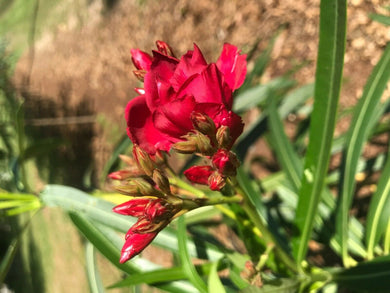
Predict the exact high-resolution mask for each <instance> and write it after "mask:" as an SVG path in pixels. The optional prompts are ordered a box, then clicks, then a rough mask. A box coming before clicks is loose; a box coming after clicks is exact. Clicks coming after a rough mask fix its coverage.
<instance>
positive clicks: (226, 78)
mask: <svg viewBox="0 0 390 293" xmlns="http://www.w3.org/2000/svg"><path fill="white" fill-rule="evenodd" d="M157 48H158V50H157V51H153V55H152V56H150V55H149V54H147V53H145V52H142V51H140V50H137V49H133V50H131V54H132V60H133V63H134V65H135V67H136V68H137V70H136V71H135V74H136V76H137V77H138V78H139V79H141V80H143V81H144V89H139V88H138V89H136V91H137V92H138V93H139V94H140V96H138V97H136V98H134V99H133V100H131V101H130V102H129V103H128V105H127V107H126V113H125V117H126V121H127V132H128V135H129V137H130V139H131V140H132V141H133V143H134V144H136V145H138V146H139V147H140V148H141V149H143V150H144V151H146V152H147V153H149V154H155V153H156V151H169V150H170V148H171V145H172V144H174V143H176V142H179V141H182V140H183V136H184V135H186V134H188V133H189V132H191V131H193V130H194V126H193V123H192V120H191V114H192V113H202V114H205V115H207V116H208V117H210V118H211V119H212V120H213V122H214V124H215V126H216V128H217V129H218V128H219V127H221V126H227V127H229V129H230V136H231V138H232V139H231V144H233V143H234V141H235V140H236V139H237V137H238V136H239V135H240V134H241V133H242V130H243V123H242V120H241V118H240V117H239V116H238V115H237V114H235V113H234V112H232V105H233V95H232V94H233V91H234V90H236V89H237V88H239V87H240V86H241V85H242V83H243V82H244V79H245V75H246V60H245V58H246V55H240V51H239V50H238V49H237V48H236V47H235V46H233V45H230V44H225V45H224V47H223V50H222V53H221V55H220V57H219V59H218V60H217V62H216V63H210V64H208V63H207V62H206V60H205V59H204V57H203V55H202V52H201V51H200V50H199V48H198V47H197V46H196V45H194V50H191V51H188V52H187V53H186V54H185V55H183V56H182V57H181V58H180V59H178V58H176V57H174V55H173V53H172V50H171V48H170V47H169V46H168V45H167V44H166V43H164V42H161V41H158V42H157Z"/></svg>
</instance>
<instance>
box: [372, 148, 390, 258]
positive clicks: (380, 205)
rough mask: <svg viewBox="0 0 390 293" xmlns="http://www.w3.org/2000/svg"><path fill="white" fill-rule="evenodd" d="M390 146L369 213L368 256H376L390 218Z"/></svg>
mask: <svg viewBox="0 0 390 293" xmlns="http://www.w3.org/2000/svg"><path fill="white" fill-rule="evenodd" d="M389 178H390V148H389V152H388V155H387V161H386V165H385V167H384V169H383V171H382V174H381V177H380V179H379V182H378V186H377V189H376V191H375V193H374V195H373V197H372V199H371V203H370V208H369V210H368V214H367V233H366V243H367V251H368V257H369V259H371V258H372V257H373V256H374V247H375V245H377V244H378V242H379V239H380V237H382V236H383V234H384V232H385V231H386V228H387V224H388V222H389V219H390V180H389Z"/></svg>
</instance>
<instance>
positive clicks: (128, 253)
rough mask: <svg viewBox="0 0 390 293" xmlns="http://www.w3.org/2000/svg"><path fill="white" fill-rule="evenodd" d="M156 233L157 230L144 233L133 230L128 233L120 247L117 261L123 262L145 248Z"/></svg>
mask: <svg viewBox="0 0 390 293" xmlns="http://www.w3.org/2000/svg"><path fill="white" fill-rule="evenodd" d="M130 230H131V229H130ZM130 230H129V232H130ZM156 235H157V232H152V233H146V234H139V233H134V232H131V233H129V235H128V236H127V238H126V242H125V244H124V245H123V247H122V253H121V258H120V260H119V262H120V263H124V262H126V261H128V260H129V259H131V258H133V257H134V256H136V255H137V254H139V253H140V252H141V251H142V250H144V249H145V247H146V246H148V245H149V244H150V242H152V241H153V239H154V238H155V237H156Z"/></svg>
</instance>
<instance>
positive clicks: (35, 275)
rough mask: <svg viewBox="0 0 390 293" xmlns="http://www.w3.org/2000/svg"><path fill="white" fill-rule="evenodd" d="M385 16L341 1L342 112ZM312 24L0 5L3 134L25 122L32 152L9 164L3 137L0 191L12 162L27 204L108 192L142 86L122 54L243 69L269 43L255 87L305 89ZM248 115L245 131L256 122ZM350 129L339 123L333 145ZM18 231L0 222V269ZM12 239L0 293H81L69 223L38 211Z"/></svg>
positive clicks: (311, 16)
mask: <svg viewBox="0 0 390 293" xmlns="http://www.w3.org/2000/svg"><path fill="white" fill-rule="evenodd" d="M386 5H390V2H388V1H386V0H382V1H380V0H371V1H365V0H349V1H348V31H347V51H346V56H345V67H344V76H345V80H344V84H343V88H342V94H341V106H340V107H341V109H343V108H345V109H346V108H348V107H349V106H351V105H353V104H355V103H356V100H357V98H358V97H359V96H360V95H361V93H362V90H363V88H362V86H363V84H364V83H365V81H366V79H367V77H368V75H369V73H370V72H371V69H372V67H373V65H375V64H376V62H377V61H378V60H379V58H380V56H381V52H382V50H383V48H384V47H385V45H386V43H387V42H389V41H390V29H389V27H386V26H383V25H381V24H380V23H378V22H374V21H372V20H371V19H370V17H369V15H370V14H373V13H380V14H388V13H389V12H388V10H386V9H385V8H384V6H386ZM318 19H319V0H247V1H238V0H217V1H214V0H198V1H190V0H179V1H171V0H167V1H156V0H0V58H1V60H0V82H1V83H0V86H1V88H2V90H3V92H0V99H1V102H0V107H1V108H0V115H1V120H2V121H1V123H2V125H6V123H7V121H8V122H10V121H15V120H14V119H16V118H17V117H22V118H21V119H23V129H22V130H23V131H24V133H25V136H24V138H23V139H25V143H26V144H31V142H35V144H34V148H32V150H29V152H21V151H20V150H19V153H17V151H16V150H15V152H14V153H12V154H11V155H12V156H11V155H10V154H9V153H10V152H11V151H10V150H12V149H13V148H12V147H11V146H10V145H11V144H10V145H8V146H7V145H6V144H7V143H4V141H6V140H4V136H5V134H4V133H2V135H3V142H2V144H3V145H0V149H1V150H2V153H1V160H2V162H1V164H2V165H0V168H3V170H1V169H0V173H1V176H0V184H1V185H0V187H1V188H2V189H6V190H9V189H12V188H7V186H10V185H9V182H8V181H7V178H8V177H7V176H8V175H7V174H8V173H7V168H9V164H8V163H9V162H8V161H7V162H5V161H6V160H10V158H11V157H18V156H19V159H18V160H19V161H18V162H20V158H22V159H23V160H24V162H25V164H24V165H25V172H26V174H28V180H27V181H26V182H23V184H24V185H23V186H22V187H20V188H19V187H16V188H19V189H23V190H28V191H30V192H34V193H37V192H39V191H40V190H41V189H42V188H43V187H44V185H45V184H47V183H51V184H53V183H56V184H65V185H69V186H74V187H77V188H80V189H82V190H85V191H93V190H96V189H101V190H104V189H105V188H106V186H105V179H104V178H105V174H106V172H107V170H106V169H105V168H106V167H105V166H107V162H108V161H109V160H110V159H111V158H112V154H113V151H114V150H117V149H118V145H120V143H121V142H123V139H125V128H126V123H125V120H124V108H125V106H126V104H127V102H128V101H129V100H130V99H131V98H133V97H135V96H136V93H135V92H134V91H133V88H134V87H136V86H139V82H138V81H137V79H136V78H135V77H134V76H133V74H132V70H133V66H132V62H131V56H130V49H131V48H139V49H141V50H144V51H147V52H150V51H151V50H152V49H154V48H155V46H154V42H155V41H156V40H163V41H165V42H167V43H168V44H170V45H171V47H172V48H173V50H174V52H175V53H176V55H177V56H180V55H182V54H184V53H185V52H186V51H187V50H189V49H192V47H193V43H196V44H197V45H198V46H199V47H200V48H201V50H202V51H203V53H204V55H205V57H206V60H207V61H208V62H212V61H215V60H217V58H218V56H219V54H220V51H221V49H222V46H223V43H224V42H229V43H232V44H234V45H236V46H237V47H239V48H241V49H242V51H243V52H244V53H247V54H248V55H249V56H250V57H251V58H252V59H251V60H255V57H256V56H258V55H259V54H261V53H262V52H264V51H265V50H267V49H269V48H270V46H269V44H270V43H271V42H272V43H273V47H272V51H270V59H269V61H268V64H267V66H266V70H265V72H264V74H263V75H262V76H261V80H259V81H258V82H259V83H266V82H267V81H269V80H271V79H273V78H275V77H278V76H282V75H286V74H287V75H290V76H291V77H292V78H293V79H294V80H295V81H296V82H297V84H305V83H309V82H312V81H313V80H314V74H315V61H316V53H317V45H318V44H317V40H318V36H317V32H318ZM251 66H252V67H253V62H251V61H250V62H249V67H251ZM384 96H386V97H387V96H389V92H388V93H387V94H385V95H384ZM13 101H14V102H13ZM15 101H16V102H15ZM21 101H23V104H21ZM21 105H22V106H21ZM21 111H22V114H20V113H21ZM13 113H15V115H14V114H13ZM18 115H19V116H18ZM247 115H248V117H245V119H247V120H250V119H251V115H252V116H253V115H257V114H256V112H254V113H249V114H247ZM15 117H16V118H15ZM348 121H349V117H348V116H346V117H345V119H344V120H342V122H341V123H340V124H339V125H338V127H337V132H338V133H342V132H343V131H344V130H345V129H346V128H347V126H348ZM291 123H292V124H293V123H294V121H293V117H292V119H291ZM11 124H12V123H11ZM11 128H12V127H11ZM16 128H17V127H16ZM2 129H3V128H2ZM15 131H21V130H20V127H19V130H18V129H16V130H15ZM18 137H19V138H20V135H19V136H18ZM19 146H20V141H19ZM261 146H262V142H261V141H260V142H259V143H258V148H257V149H255V150H253V151H254V152H256V151H257V152H261V151H262V150H261ZM6 150H8V152H6ZM124 151H125V150H124ZM22 153H23V154H22ZM22 155H23V156H22ZM265 155H267V154H265ZM366 155H368V156H369V155H370V154H366ZM4 162H5V163H4ZM258 174H259V176H261V175H262V174H261V170H259V172H258ZM7 184H8V185H7ZM0 216H1V215H0ZM27 220H28V219H27V218H26V219H23V217H21V218H18V219H16V217H14V218H11V219H9V218H5V217H0V235H1V237H0V259H2V258H3V257H4V255H5V252H6V249H7V247H8V246H9V244H10V242H11V240H12V239H13V238H14V237H15V235H19V231H20V230H21V229H22V228H21V227H23V223H24V222H25V221H27ZM21 237H23V241H21V242H20V243H21V245H20V247H19V249H18V253H17V256H16V258H15V261H14V262H13V264H12V266H11V268H10V270H9V273H8V275H7V277H6V279H5V284H4V285H3V287H0V288H2V289H0V292H1V293H5V292H10V291H11V292H69V291H72V292H74V293H77V292H88V290H89V287H88V281H87V278H86V273H85V269H84V265H85V263H84V262H85V258H84V253H85V252H84V248H83V246H82V242H83V239H82V237H80V236H79V234H78V233H77V231H76V229H75V228H74V227H73V226H72V225H71V224H70V223H69V221H68V219H67V216H66V215H63V214H62V213H61V212H60V211H59V210H58V211H57V210H54V209H51V210H48V209H46V210H43V211H42V212H40V213H39V214H37V215H36V216H34V218H33V220H32V223H31V225H29V226H28V228H27V229H25V231H24V232H23V234H22V236H21ZM155 249H156V248H152V247H151V248H149V249H148V253H150V254H151V255H153V257H154V260H156V258H157V262H158V261H160V262H161V263H164V262H166V261H169V260H167V259H165V256H164V255H161V254H159V253H158V251H157V252H156V251H154V250H155ZM159 258H161V259H160V260H159ZM99 262H101V263H102V265H101V267H102V268H103V272H105V273H103V272H102V276H103V280H104V282H105V283H107V285H108V284H110V283H112V282H114V281H115V280H118V279H119V278H120V275H118V274H119V273H118V271H117V270H115V269H113V268H111V265H110V264H109V263H108V262H106V261H104V260H103V259H100V258H99ZM0 281H1V280H0ZM0 284H1V282H0ZM7 288H8V289H7ZM9 290H10V291H9ZM112 292H129V291H126V290H116V291H115V290H112Z"/></svg>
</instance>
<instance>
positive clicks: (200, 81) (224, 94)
mask: <svg viewBox="0 0 390 293" xmlns="http://www.w3.org/2000/svg"><path fill="white" fill-rule="evenodd" d="M184 95H192V96H194V98H195V101H196V102H197V103H219V104H225V105H226V106H227V107H228V108H229V109H231V106H232V92H231V90H230V89H229V87H228V86H227V85H226V84H225V83H223V81H222V76H221V73H220V72H219V70H218V68H217V66H216V65H215V64H210V65H209V66H208V67H207V68H206V69H205V70H203V71H202V72H201V73H200V74H198V75H193V76H192V78H190V79H188V80H187V81H186V82H185V83H184V84H183V86H182V88H181V89H180V91H179V93H178V96H179V97H182V96H184Z"/></svg>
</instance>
